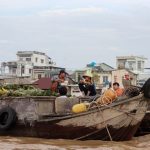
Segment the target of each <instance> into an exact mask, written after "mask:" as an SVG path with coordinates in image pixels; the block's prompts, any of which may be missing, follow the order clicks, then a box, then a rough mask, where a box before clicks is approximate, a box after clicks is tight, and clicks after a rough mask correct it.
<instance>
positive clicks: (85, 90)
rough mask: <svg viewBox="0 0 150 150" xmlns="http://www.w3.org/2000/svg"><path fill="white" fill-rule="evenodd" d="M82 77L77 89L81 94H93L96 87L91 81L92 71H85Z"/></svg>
mask: <svg viewBox="0 0 150 150" xmlns="http://www.w3.org/2000/svg"><path fill="white" fill-rule="evenodd" d="M83 78H84V79H83V80H80V82H79V89H80V91H81V92H82V94H83V96H95V95H96V89H95V85H94V83H93V82H92V73H90V72H88V73H86V74H85V75H83Z"/></svg>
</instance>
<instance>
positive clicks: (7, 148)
mask: <svg viewBox="0 0 150 150" xmlns="http://www.w3.org/2000/svg"><path fill="white" fill-rule="evenodd" d="M0 150H150V135H146V136H141V137H136V138H133V140H131V141H126V142H107V141H105V142H104V141H73V140H61V139H60V140H48V139H38V138H24V137H2V136H1V137H0Z"/></svg>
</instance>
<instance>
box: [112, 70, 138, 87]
mask: <svg viewBox="0 0 150 150" xmlns="http://www.w3.org/2000/svg"><path fill="white" fill-rule="evenodd" d="M125 74H129V76H130V77H131V78H132V80H131V83H132V85H136V83H137V75H136V74H134V73H131V72H129V71H127V70H126V69H120V70H114V71H112V79H111V81H112V83H114V82H118V83H119V84H120V86H121V87H123V84H122V79H123V78H124V76H125Z"/></svg>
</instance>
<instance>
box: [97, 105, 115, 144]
mask: <svg viewBox="0 0 150 150" xmlns="http://www.w3.org/2000/svg"><path fill="white" fill-rule="evenodd" d="M95 104H96V106H97V108H98V110H99V112H101V116H102V119H103V122H104V125H105V128H106V130H107V133H108V136H109V139H110V141H113V139H112V136H111V134H110V131H109V129H108V125H107V124H106V121H105V119H104V116H103V112H102V110H101V109H100V107H99V106H98V104H97V103H95Z"/></svg>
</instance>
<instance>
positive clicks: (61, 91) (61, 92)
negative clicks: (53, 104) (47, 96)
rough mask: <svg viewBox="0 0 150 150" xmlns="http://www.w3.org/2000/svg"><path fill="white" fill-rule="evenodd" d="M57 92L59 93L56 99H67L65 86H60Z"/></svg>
mask: <svg viewBox="0 0 150 150" xmlns="http://www.w3.org/2000/svg"><path fill="white" fill-rule="evenodd" d="M58 91H59V97H58V98H67V88H66V86H60V87H59V89H58Z"/></svg>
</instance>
